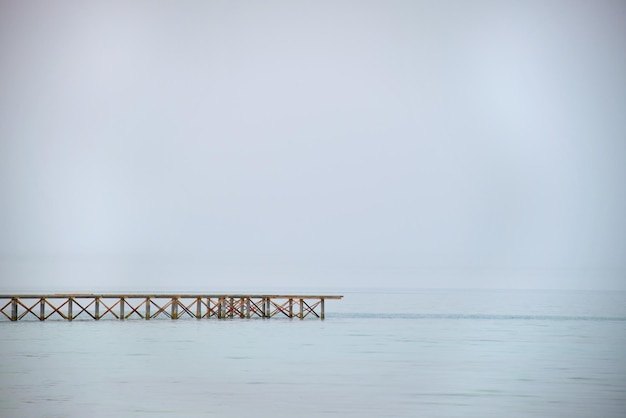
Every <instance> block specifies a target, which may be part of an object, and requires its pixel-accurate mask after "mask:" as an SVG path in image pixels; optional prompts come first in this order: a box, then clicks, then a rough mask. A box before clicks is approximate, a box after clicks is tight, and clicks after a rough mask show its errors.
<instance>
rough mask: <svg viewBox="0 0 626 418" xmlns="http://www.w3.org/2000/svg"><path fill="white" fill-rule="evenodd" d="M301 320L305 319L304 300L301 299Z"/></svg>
mask: <svg viewBox="0 0 626 418" xmlns="http://www.w3.org/2000/svg"><path fill="white" fill-rule="evenodd" d="M300 319H304V300H303V299H300Z"/></svg>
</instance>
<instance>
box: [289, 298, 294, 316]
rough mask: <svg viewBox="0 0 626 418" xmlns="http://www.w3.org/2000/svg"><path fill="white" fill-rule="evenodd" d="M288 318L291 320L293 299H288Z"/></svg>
mask: <svg viewBox="0 0 626 418" xmlns="http://www.w3.org/2000/svg"><path fill="white" fill-rule="evenodd" d="M289 318H293V299H291V298H289Z"/></svg>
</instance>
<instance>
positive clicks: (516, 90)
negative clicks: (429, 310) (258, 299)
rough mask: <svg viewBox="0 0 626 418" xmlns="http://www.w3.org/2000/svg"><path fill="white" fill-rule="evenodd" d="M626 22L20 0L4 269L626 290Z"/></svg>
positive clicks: (1, 221)
mask: <svg viewBox="0 0 626 418" xmlns="http://www.w3.org/2000/svg"><path fill="white" fill-rule="evenodd" d="M624 22H626V3H624V2H623V1H570V0H568V1H549V0H548V1H546V0H537V1H533V0H530V1H471V2H470V1H424V2H421V1H393V0H385V1H89V2H85V1H55V2H50V1H28V2H26V1H7V0H0V280H1V283H0V284H1V286H0V287H1V288H3V289H16V290H21V289H26V290H38V289H40V290H81V291H82V290H101V289H107V290H109V289H126V288H132V289H139V290H149V289H156V290H159V289H192V288H193V289H196V290H207V291H211V290H213V289H225V288H231V289H246V288H249V289H264V288H268V289H269V288H275V287H278V288H280V287H289V288H292V287H299V288H319V289H326V288H328V289H331V288H348V287H354V286H405V287H406V286H410V287H461V288H466V287H505V288H516V287H522V288H527V287H530V288H537V287H540V288H541V287H544V288H597V289H615V288H626V261H625V260H626V216H625V214H626V24H625V23H624Z"/></svg>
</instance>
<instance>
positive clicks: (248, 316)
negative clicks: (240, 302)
mask: <svg viewBox="0 0 626 418" xmlns="http://www.w3.org/2000/svg"><path fill="white" fill-rule="evenodd" d="M246 318H248V319H250V298H246Z"/></svg>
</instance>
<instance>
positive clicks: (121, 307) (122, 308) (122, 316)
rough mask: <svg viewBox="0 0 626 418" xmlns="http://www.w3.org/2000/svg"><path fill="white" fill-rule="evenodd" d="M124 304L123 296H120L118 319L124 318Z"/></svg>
mask: <svg viewBox="0 0 626 418" xmlns="http://www.w3.org/2000/svg"><path fill="white" fill-rule="evenodd" d="M125 304H126V301H125V299H124V298H120V319H125V318H124V305H125Z"/></svg>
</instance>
